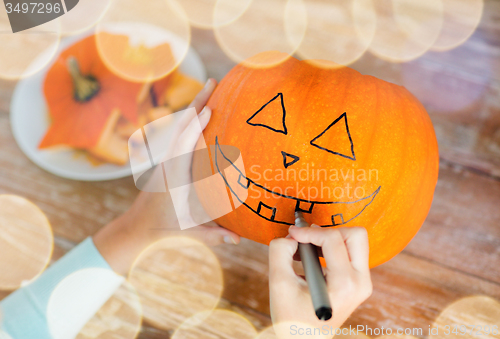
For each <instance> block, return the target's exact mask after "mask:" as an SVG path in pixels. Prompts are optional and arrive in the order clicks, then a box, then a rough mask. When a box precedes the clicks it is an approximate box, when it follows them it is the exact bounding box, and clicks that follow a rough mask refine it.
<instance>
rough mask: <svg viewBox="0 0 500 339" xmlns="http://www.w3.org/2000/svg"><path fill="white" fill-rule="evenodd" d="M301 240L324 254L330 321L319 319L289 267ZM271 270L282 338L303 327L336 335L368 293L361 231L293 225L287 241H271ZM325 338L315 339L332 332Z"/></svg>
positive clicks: (293, 335)
mask: <svg viewBox="0 0 500 339" xmlns="http://www.w3.org/2000/svg"><path fill="white" fill-rule="evenodd" d="M299 242H300V243H312V244H314V245H316V246H318V247H320V248H321V250H322V252H323V257H324V258H325V261H326V265H327V267H326V268H325V277H326V282H327V288H328V294H329V296H330V302H331V305H332V308H333V317H332V318H331V319H330V320H329V321H326V322H325V321H320V320H318V318H317V317H316V315H315V310H314V309H313V305H312V301H311V296H310V294H309V290H308V287H307V283H306V282H305V280H304V279H303V278H302V277H301V276H298V275H297V274H296V273H295V271H294V269H293V267H292V264H293V258H294V255H295V254H296V252H297V249H298V243H299ZM269 269H270V273H269V288H270V298H271V317H272V320H273V324H274V326H275V330H276V331H277V332H279V333H278V334H279V337H280V338H281V337H283V338H288V337H290V338H297V336H298V334H300V331H299V329H300V328H304V327H309V328H317V329H318V331H319V329H324V327H323V326H324V325H327V326H328V328H331V329H333V331H334V330H335V328H339V327H340V326H341V325H342V324H343V323H344V322H345V320H346V319H347V318H348V317H349V316H350V315H351V313H352V312H353V311H354V310H355V309H356V308H357V307H358V306H359V305H360V304H361V303H362V302H363V301H365V300H366V299H367V298H368V297H369V296H370V295H371V293H372V283H371V278H370V270H369V266H368V237H367V233H366V230H365V229H364V228H362V227H343V228H321V227H319V226H317V225H312V226H311V227H309V228H298V227H296V226H291V227H290V230H289V236H288V237H287V238H281V239H274V240H273V241H271V243H270V245H269ZM280 324H281V325H280ZM294 325H295V327H293V326H294ZM323 334H325V335H324V336H318V338H323V337H324V338H330V337H331V335H330V334H334V332H333V333H332V332H330V333H327V332H325V331H323ZM298 337H300V335H299V336H298ZM308 338H311V337H310V336H308Z"/></svg>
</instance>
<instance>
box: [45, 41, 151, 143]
mask: <svg viewBox="0 0 500 339" xmlns="http://www.w3.org/2000/svg"><path fill="white" fill-rule="evenodd" d="M142 87H143V85H142V84H139V83H133V82H129V81H126V80H123V79H121V78H119V77H117V76H116V75H114V74H113V73H112V72H111V71H109V70H108V69H107V68H106V66H105V65H104V63H103V62H102V61H101V59H100V57H99V54H98V52H97V48H96V43H95V37H94V36H93V35H92V36H89V37H87V38H85V39H83V40H81V41H79V42H77V43H76V44H74V45H72V46H71V47H69V48H68V49H66V50H65V51H63V52H62V53H61V54H60V55H59V57H58V58H57V60H56V61H55V62H54V64H53V65H52V67H51V68H50V69H49V71H48V73H47V76H46V78H45V82H44V86H43V89H44V94H45V99H46V100H47V105H48V108H49V113H50V116H51V118H52V125H51V126H50V128H49V130H48V131H47V133H46V135H45V137H44V138H43V140H42V141H41V143H40V145H39V147H40V148H47V147H50V146H55V145H66V146H70V147H75V148H81V149H90V148H93V147H95V146H96V145H97V144H98V142H99V140H100V137H101V134H102V132H103V130H104V129H105V127H106V124H107V123H108V120H109V119H110V117H111V114H112V112H113V111H115V110H116V109H118V110H119V113H120V114H121V115H122V116H123V117H124V118H126V119H127V120H128V121H130V122H132V123H134V124H136V123H137V109H138V107H137V95H138V93H139V91H140V90H141V88H142Z"/></svg>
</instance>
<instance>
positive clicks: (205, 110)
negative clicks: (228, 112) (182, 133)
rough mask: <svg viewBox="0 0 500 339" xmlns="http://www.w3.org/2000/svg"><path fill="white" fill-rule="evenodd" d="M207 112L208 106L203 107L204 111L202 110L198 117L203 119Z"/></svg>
mask: <svg viewBox="0 0 500 339" xmlns="http://www.w3.org/2000/svg"><path fill="white" fill-rule="evenodd" d="M206 112H207V106H205V107H203V109H202V110H201V112H200V114H198V116H199V117H201V116H202V115H203V114H205V113H206Z"/></svg>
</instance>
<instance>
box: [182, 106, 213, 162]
mask: <svg viewBox="0 0 500 339" xmlns="http://www.w3.org/2000/svg"><path fill="white" fill-rule="evenodd" d="M211 116H212V111H211V109H210V107H208V106H205V108H204V109H203V110H202V111H201V113H200V114H199V115H198V116H196V117H194V118H193V119H192V120H191V122H190V123H189V125H188V126H187V127H186V128H185V129H184V131H183V132H182V134H181V135H180V136H179V139H178V140H177V147H176V152H175V155H181V154H186V153H191V152H192V151H193V150H194V149H195V147H196V143H197V142H198V139H199V138H200V136H201V134H202V132H203V130H204V129H205V127H206V126H207V124H208V122H209V121H210V117H211Z"/></svg>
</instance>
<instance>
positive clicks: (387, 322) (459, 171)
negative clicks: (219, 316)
mask: <svg viewBox="0 0 500 339" xmlns="http://www.w3.org/2000/svg"><path fill="white" fill-rule="evenodd" d="M192 44H193V47H194V48H195V49H196V50H197V52H198V53H199V54H200V55H201V56H202V59H203V61H204V63H205V65H206V67H207V70H208V75H209V76H211V77H214V78H216V79H218V80H220V79H221V78H222V77H223V76H224V74H226V73H227V72H228V71H229V70H230V69H231V68H232V67H233V66H234V62H233V61H231V60H230V59H229V58H228V57H227V56H225V54H224V53H223V52H222V51H221V50H220V49H219V48H218V47H217V45H216V42H215V39H214V36H213V33H212V32H211V31H203V30H198V29H194V30H193V41H192ZM450 64H452V65H455V66H454V67H455V68H453V67H450V66H449V65H450ZM353 67H354V68H355V69H358V70H359V71H361V72H362V73H365V74H373V75H376V76H378V77H381V78H383V79H386V80H388V81H392V82H395V83H398V84H402V85H407V87H411V86H408V78H410V79H413V80H415V79H417V80H418V79H419V78H418V77H417V76H418V75H419V74H420V75H422V74H423V75H425V76H424V77H423V78H421V80H422V82H419V81H412V84H413V85H412V86H413V89H412V88H410V90H413V91H414V92H415V93H416V95H417V96H418V97H419V99H420V100H422V102H423V103H424V105H425V106H426V108H427V109H428V111H429V114H430V116H431V118H432V120H433V123H434V125H435V129H436V134H437V137H438V141H439V146H440V156H441V165H440V176H439V181H438V185H437V188H436V194H435V197H434V201H433V205H432V208H431V211H430V213H429V216H428V218H427V220H426V222H425V223H424V225H423V227H422V229H421V231H420V232H419V233H418V234H417V236H416V237H415V238H414V240H413V241H412V242H411V243H410V245H409V246H408V247H407V248H406V249H405V250H404V251H403V253H401V254H400V255H398V256H397V257H396V258H394V259H393V260H391V261H389V262H388V263H386V264H383V265H381V266H379V267H377V268H375V269H373V270H372V275H373V281H374V293H373V295H372V297H371V298H370V299H369V300H368V301H367V302H366V303H364V304H363V305H362V306H361V307H360V308H359V309H358V310H357V311H356V312H355V313H354V314H353V315H352V316H351V318H350V319H349V320H348V321H347V323H346V325H353V326H355V325H358V324H363V325H368V326H370V327H373V328H374V327H380V326H384V327H392V328H401V327H408V328H414V327H417V328H424V329H425V328H427V327H428V325H430V324H431V323H432V322H433V320H434V319H435V318H436V317H437V316H438V315H439V313H440V312H441V311H442V310H443V308H444V307H446V306H447V305H448V304H450V303H451V302H453V301H455V300H457V299H459V298H462V297H464V296H468V295H473V294H485V295H489V296H492V297H494V298H497V299H500V260H499V259H498V258H499V256H500V132H499V131H500V1H496V0H495V1H494V0H488V1H486V2H485V11H484V15H483V18H482V22H481V25H480V27H479V29H478V31H477V32H476V33H475V34H474V36H473V37H472V38H471V40H469V41H468V42H467V43H466V44H465V45H464V46H462V47H460V48H457V49H456V50H452V51H450V52H447V53H444V54H443V53H441V54H440V53H428V54H426V55H424V56H423V57H422V58H420V59H418V60H417V61H415V62H411V63H409V64H392V63H388V62H385V61H382V60H380V59H377V58H375V57H373V56H372V55H370V54H366V55H365V56H364V57H363V58H361V59H360V60H359V61H358V62H356V63H355V64H354V65H353ZM440 77H444V80H443V79H441V78H440ZM428 78H432V79H441V80H440V81H441V82H440V86H437V87H436V88H432V89H433V90H436V93H437V94H439V95H441V97H442V98H444V99H446V100H453V99H454V98H457V97H459V96H460V95H461V96H463V97H460V98H457V100H459V102H457V103H453V102H451V104H454V105H455V107H457V108H458V109H456V110H454V111H451V112H450V111H446V110H444V109H443V107H441V106H440V105H441V104H442V102H440V101H439V100H437V99H439V97H438V98H437V99H436V96H435V95H433V93H430V92H429V91H428V90H426V87H429V83H428V82H425V81H426V79H428ZM405 81H406V82H407V83H405ZM14 86H15V82H8V81H0V194H1V193H10V194H19V195H21V196H24V197H26V198H28V199H29V200H31V201H33V202H34V203H36V204H37V205H38V206H39V207H40V208H41V209H42V210H43V211H44V212H45V213H46V214H47V216H48V218H49V220H50V222H51V224H52V227H53V230H54V234H55V249H54V254H53V258H52V259H53V260H57V259H58V258H59V257H60V256H62V255H63V254H64V253H65V252H67V251H68V250H70V249H71V248H72V247H73V246H75V244H77V243H79V242H80V241H82V240H83V239H84V238H85V237H87V236H90V235H92V234H94V233H95V232H96V231H97V230H98V229H99V228H100V227H102V226H103V225H105V224H106V223H107V222H109V221H110V220H112V219H113V218H114V217H116V216H118V215H119V214H121V213H123V211H125V210H126V209H127V208H128V206H129V205H130V204H131V202H132V201H133V199H134V197H135V195H136V194H137V189H136V188H135V186H134V184H133V181H132V179H131V178H124V179H119V180H113V181H107V182H97V183H85V182H77V181H71V180H66V179H62V178H58V177H56V176H54V175H52V174H49V173H47V172H45V171H44V170H42V169H40V168H38V167H37V166H35V165H34V164H33V163H31V162H30V161H29V160H28V159H27V158H26V156H25V155H24V154H23V153H22V152H21V151H20V149H19V148H18V146H17V145H16V143H15V141H14V139H13V137H12V133H11V131H10V125H9V118H8V114H9V104H10V98H11V95H12V91H13V88H14ZM460 100H461V101H460ZM213 251H214V252H215V254H216V255H217V257H218V258H219V260H220V262H221V265H222V268H223V275H224V286H225V288H224V292H223V295H222V299H221V302H220V305H219V307H220V308H225V309H231V310H233V311H235V312H237V313H240V314H243V315H244V316H245V317H247V318H248V319H249V320H250V321H251V322H252V323H253V324H254V326H255V327H256V328H257V329H258V330H262V329H263V328H265V327H266V326H268V325H269V324H270V318H269V292H268V285H267V284H268V265H267V260H268V259H267V247H266V246H263V245H260V244H256V243H254V242H252V241H249V240H243V241H242V243H241V244H240V245H238V246H231V245H221V246H219V247H216V248H214V249H213ZM7 294H8V292H0V299H1V298H3V297H4V296H5V295H7ZM170 335H171V332H169V331H163V330H159V329H156V328H154V327H153V326H151V325H150V324H148V323H147V322H145V323H144V325H143V329H142V332H141V334H140V336H139V338H143V339H153V338H155V339H156V338H166V337H169V336H170Z"/></svg>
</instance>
